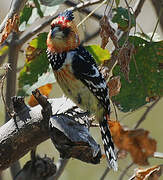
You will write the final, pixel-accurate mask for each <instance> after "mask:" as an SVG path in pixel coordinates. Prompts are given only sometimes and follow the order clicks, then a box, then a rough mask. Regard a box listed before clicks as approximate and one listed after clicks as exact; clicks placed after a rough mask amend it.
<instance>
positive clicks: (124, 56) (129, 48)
mask: <svg viewBox="0 0 163 180" xmlns="http://www.w3.org/2000/svg"><path fill="white" fill-rule="evenodd" d="M133 53H134V46H133V45H131V44H129V43H127V44H126V45H125V46H124V47H123V48H122V49H120V50H119V53H118V64H119V65H120V69H121V71H122V72H123V73H124V76H125V78H126V79H127V81H128V82H130V80H129V72H130V66H129V64H130V61H131V58H132V55H133Z"/></svg>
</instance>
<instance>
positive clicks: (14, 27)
mask: <svg viewBox="0 0 163 180" xmlns="http://www.w3.org/2000/svg"><path fill="white" fill-rule="evenodd" d="M18 28H19V16H18V15H17V14H14V16H13V17H12V18H9V19H8V20H7V22H6V25H5V28H4V29H3V32H2V37H1V40H0V44H2V43H3V42H4V41H5V40H6V39H7V38H8V36H9V34H10V33H11V32H19V29H18Z"/></svg>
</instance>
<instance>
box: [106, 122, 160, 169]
mask: <svg viewBox="0 0 163 180" xmlns="http://www.w3.org/2000/svg"><path fill="white" fill-rule="evenodd" d="M109 127H110V130H111V134H112V137H113V141H114V143H115V145H116V146H117V148H118V149H119V150H125V151H127V152H129V153H130V155H131V157H132V159H133V162H134V163H136V164H138V165H142V166H143V165H148V157H150V156H152V155H153V153H154V152H155V151H156V144H157V143H156V141H155V140H154V139H152V138H150V137H149V136H148V135H149V132H148V131H146V130H143V129H136V130H125V129H124V128H123V127H122V126H121V125H120V123H119V122H117V121H109Z"/></svg>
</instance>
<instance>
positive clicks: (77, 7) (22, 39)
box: [18, 0, 101, 46]
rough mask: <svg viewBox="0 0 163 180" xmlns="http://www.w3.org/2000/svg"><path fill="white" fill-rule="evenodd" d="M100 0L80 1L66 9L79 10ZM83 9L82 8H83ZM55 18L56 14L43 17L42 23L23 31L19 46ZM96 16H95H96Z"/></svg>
mask: <svg viewBox="0 0 163 180" xmlns="http://www.w3.org/2000/svg"><path fill="white" fill-rule="evenodd" d="M100 2H101V0H92V1H86V2H85V3H80V4H78V5H76V6H75V7H71V8H68V9H67V10H71V11H77V10H80V9H82V8H84V7H87V6H91V5H94V4H98V3H100ZM83 11H84V10H83ZM88 12H90V11H88ZM54 18H56V15H54V16H51V17H48V18H47V17H45V18H44V19H45V20H44V21H43V23H41V24H40V25H39V26H37V27H35V28H34V29H33V30H32V31H30V32H28V33H23V34H24V35H22V37H20V39H19V40H18V44H19V46H22V45H23V44H24V43H25V42H27V41H28V40H29V39H30V38H31V37H33V36H34V35H35V34H37V33H39V32H40V31H41V30H43V29H44V28H45V27H46V26H48V25H49V24H50V23H51V21H52V20H53V19H54ZM96 18H97V17H96ZM99 18H100V17H98V18H97V19H99Z"/></svg>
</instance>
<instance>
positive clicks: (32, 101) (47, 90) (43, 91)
mask: <svg viewBox="0 0 163 180" xmlns="http://www.w3.org/2000/svg"><path fill="white" fill-rule="evenodd" d="M38 89H39V90H40V92H41V94H43V95H45V96H46V97H48V96H49V94H50V92H51V90H52V84H46V85H44V86H41V87H40V88H38ZM28 104H29V105H30V106H31V107H34V106H36V105H37V104H38V102H37V100H36V99H35V98H34V96H33V95H31V96H30V99H29V101H28Z"/></svg>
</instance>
